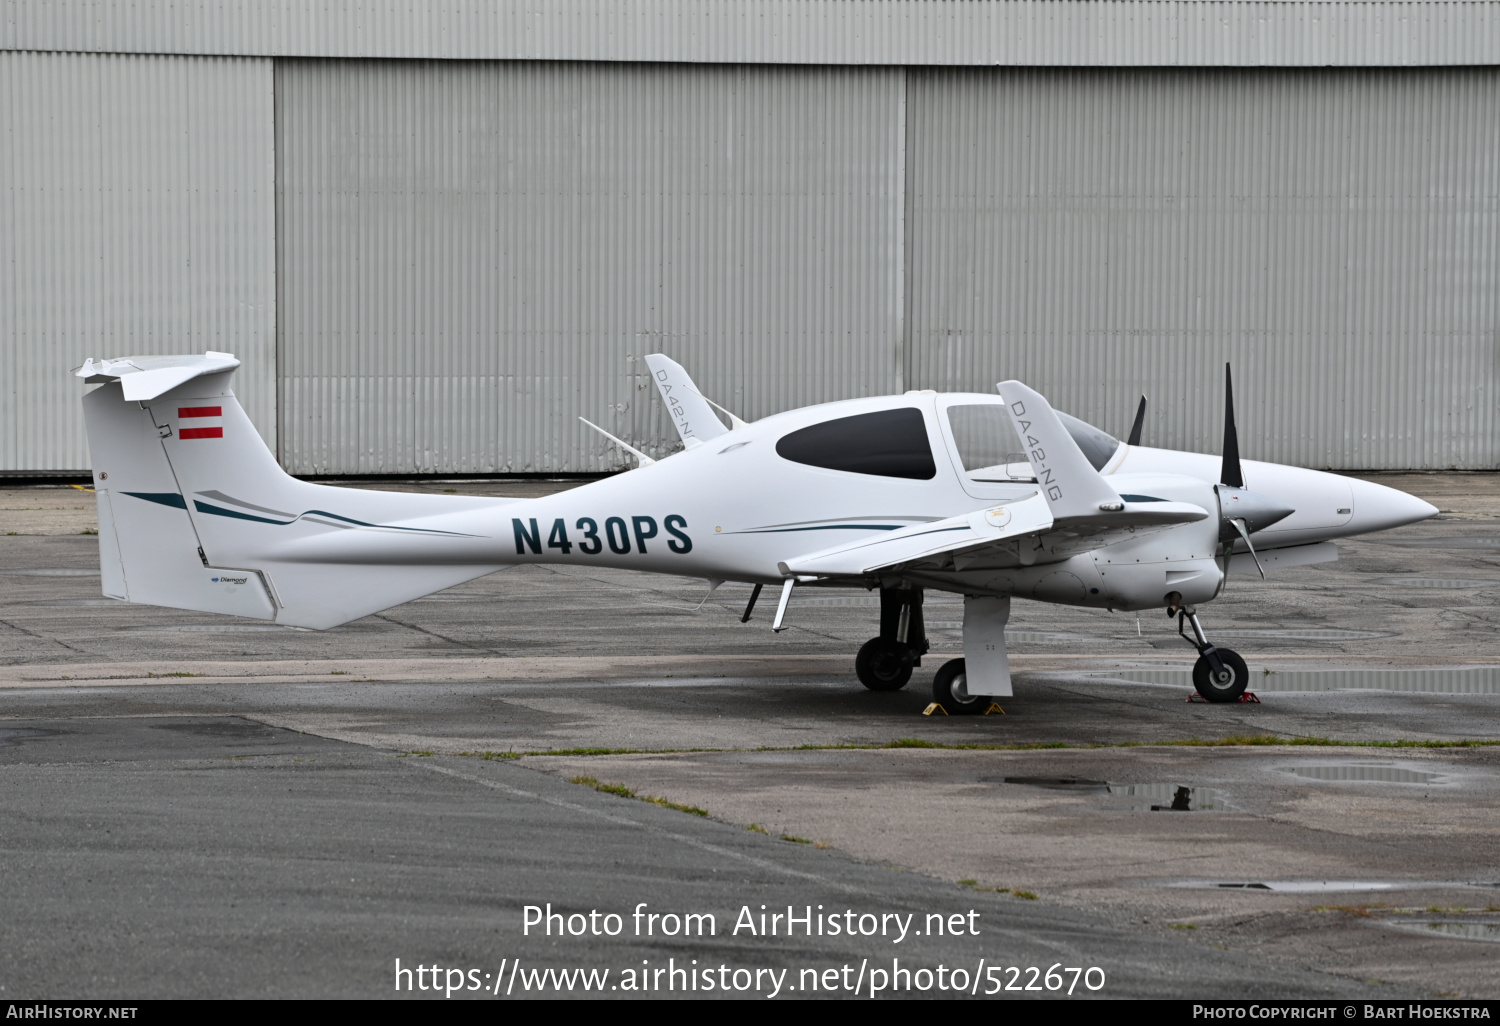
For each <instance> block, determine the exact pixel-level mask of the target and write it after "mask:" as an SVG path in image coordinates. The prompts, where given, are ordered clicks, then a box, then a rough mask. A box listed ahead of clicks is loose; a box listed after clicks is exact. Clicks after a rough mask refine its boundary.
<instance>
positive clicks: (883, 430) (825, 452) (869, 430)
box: [776, 406, 937, 481]
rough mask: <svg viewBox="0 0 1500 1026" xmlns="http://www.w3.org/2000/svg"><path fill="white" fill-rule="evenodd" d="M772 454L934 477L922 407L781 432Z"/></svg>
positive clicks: (858, 470)
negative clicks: (781, 434)
mask: <svg viewBox="0 0 1500 1026" xmlns="http://www.w3.org/2000/svg"><path fill="white" fill-rule="evenodd" d="M776 453H777V455H779V456H780V457H781V458H782V459H787V460H791V461H792V462H793V463H805V464H807V465H808V466H810V467H822V468H824V469H825V470H842V471H845V472H847V473H850V474H873V475H875V476H877V477H905V478H910V479H912V480H914V481H930V480H932V478H934V477H936V476H937V464H935V463H934V462H933V459H932V446H931V444H929V443H928V441H927V425H926V423H925V422H924V420H923V418H922V411H921V410H918V409H914V408H912V407H910V406H908V407H905V408H904V409H899V410H880V411H878V412H875V413H861V414H858V415H856V416H853V417H840V418H839V419H838V420H828V421H824V422H823V423H821V424H814V425H813V426H812V427H805V428H802V429H801V430H798V431H793V432H792V433H791V434H789V435H784V436H782V439H781V440H780V441H779V442H777V443H776Z"/></svg>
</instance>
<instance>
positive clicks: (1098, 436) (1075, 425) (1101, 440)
mask: <svg viewBox="0 0 1500 1026" xmlns="http://www.w3.org/2000/svg"><path fill="white" fill-rule="evenodd" d="M1057 419H1058V420H1060V421H1062V425H1063V427H1065V428H1067V429H1068V434H1070V435H1072V436H1073V441H1075V442H1077V443H1078V448H1080V449H1082V450H1083V455H1084V458H1086V459H1087V460H1088V461H1089V462H1090V463H1092V464H1093V465H1094V469H1095V470H1103V469H1104V465H1105V464H1106V463H1108V462H1109V458H1110V457H1111V456H1113V455H1114V454H1115V450H1116V449H1118V448H1119V447H1120V442H1119V439H1117V438H1115V437H1114V436H1113V435H1107V434H1105V433H1104V432H1103V431H1100V430H1099V429H1098V428H1096V427H1094V425H1092V424H1088V423H1085V422H1084V421H1081V420H1079V419H1078V418H1077V417H1070V416H1068V415H1067V414H1066V413H1063V412H1061V411H1059V412H1058V414H1057Z"/></svg>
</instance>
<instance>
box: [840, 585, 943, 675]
mask: <svg viewBox="0 0 1500 1026" xmlns="http://www.w3.org/2000/svg"><path fill="white" fill-rule="evenodd" d="M927 647H928V645H927V632H926V630H925V629H924V628H923V625H922V589H921V588H881V589H880V636H879V637H878V638H871V639H870V640H869V641H867V642H865V643H864V645H862V646H861V647H860V650H859V654H858V655H856V656H855V657H854V672H855V674H856V675H857V676H858V677H859V682H860V683H861V684H863V685H864V686H865V687H867V688H869V689H870V690H871V691H900V690H901V689H902V688H904V687H905V686H906V682H907V681H909V680H911V671H912V667H914V666H921V665H922V656H923V654H924V653H925V652H926V651H927Z"/></svg>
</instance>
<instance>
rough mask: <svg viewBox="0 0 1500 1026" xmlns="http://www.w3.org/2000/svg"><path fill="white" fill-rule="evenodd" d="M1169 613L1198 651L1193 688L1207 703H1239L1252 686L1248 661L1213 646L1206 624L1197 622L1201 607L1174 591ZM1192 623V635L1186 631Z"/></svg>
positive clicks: (1184, 636)
mask: <svg viewBox="0 0 1500 1026" xmlns="http://www.w3.org/2000/svg"><path fill="white" fill-rule="evenodd" d="M1167 616H1169V617H1170V616H1176V617H1177V633H1178V634H1180V635H1182V638H1183V640H1184V641H1186V642H1187V643H1188V644H1189V645H1192V646H1193V647H1194V648H1196V649H1197V650H1198V661H1197V662H1196V663H1194V664H1193V687H1195V688H1197V689H1198V694H1200V695H1202V696H1203V699H1204V701H1207V702H1238V701H1239V700H1240V696H1241V695H1243V694H1244V693H1245V689H1246V688H1247V687H1249V685H1250V669H1249V667H1247V666H1246V665H1245V660H1243V659H1241V658H1240V654H1239V653H1238V652H1234V651H1231V650H1229V649H1227V648H1215V647H1214V646H1213V645H1210V644H1209V643H1208V638H1207V637H1206V636H1205V635H1204V633H1203V625H1202V624H1201V623H1199V622H1198V610H1196V609H1194V608H1193V607H1192V606H1188V605H1184V604H1183V602H1182V596H1181V595H1180V594H1179V593H1177V592H1175V591H1174V592H1172V593H1171V594H1170V595H1168V596H1167ZM1189 625H1191V626H1192V628H1193V636H1192V637H1191V638H1190V637H1188V636H1187V631H1186V630H1184V628H1185V627H1186V626H1189Z"/></svg>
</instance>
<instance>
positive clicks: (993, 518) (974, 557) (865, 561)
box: [781, 493, 1208, 577]
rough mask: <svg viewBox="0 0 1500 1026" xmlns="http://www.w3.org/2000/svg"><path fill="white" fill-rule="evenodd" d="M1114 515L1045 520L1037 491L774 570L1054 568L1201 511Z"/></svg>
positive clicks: (1160, 507) (1153, 508)
mask: <svg viewBox="0 0 1500 1026" xmlns="http://www.w3.org/2000/svg"><path fill="white" fill-rule="evenodd" d="M1120 505H1121V506H1122V508H1121V509H1118V510H1109V511H1099V512H1096V513H1092V514H1088V515H1081V516H1069V517H1061V518H1058V519H1056V520H1054V519H1053V517H1052V510H1051V508H1050V507H1049V505H1048V503H1047V500H1046V498H1045V497H1043V496H1042V495H1041V494H1039V493H1034V494H1032V495H1030V496H1028V497H1026V498H1024V499H1020V500H1017V501H1014V502H1008V503H1006V504H1004V505H1002V506H992V507H990V508H988V509H981V510H975V511H974V512H972V513H965V514H963V515H961V516H956V517H949V518H948V519H947V520H938V521H935V522H933V523H928V524H918V525H916V526H914V527H908V528H905V529H903V530H900V531H893V532H891V533H890V534H887V535H885V536H884V537H881V538H873V539H867V540H862V541H858V542H855V543H853V544H851V545H842V546H839V547H837V548H832V549H825V550H823V551H822V552H815V553H812V554H810V555H807V556H802V557H799V558H797V559H793V560H787V561H786V562H784V563H782V564H781V570H782V572H783V573H785V574H788V575H803V574H805V575H816V576H819V577H865V576H868V575H869V574H874V573H895V572H900V571H903V570H913V569H930V570H947V571H957V570H970V569H991V568H993V569H1009V568H1012V567H1017V566H1032V565H1034V564H1037V563H1054V562H1058V561H1060V560H1063V559H1067V558H1068V557H1069V556H1071V555H1073V554H1074V553H1076V552H1082V551H1087V550H1088V549H1094V548H1098V547H1100V546H1101V545H1108V544H1111V543H1112V542H1115V541H1120V540H1123V539H1124V538H1129V537H1140V536H1141V535H1142V534H1143V533H1147V532H1150V531H1152V530H1161V529H1164V528H1167V527H1171V526H1173V525H1174V524H1187V523H1192V522H1194V521H1197V520H1203V519H1205V518H1206V517H1207V516H1208V511H1207V510H1205V509H1203V508H1202V507H1201V506H1195V505H1193V504H1191V503H1185V502H1122V503H1120Z"/></svg>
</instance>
